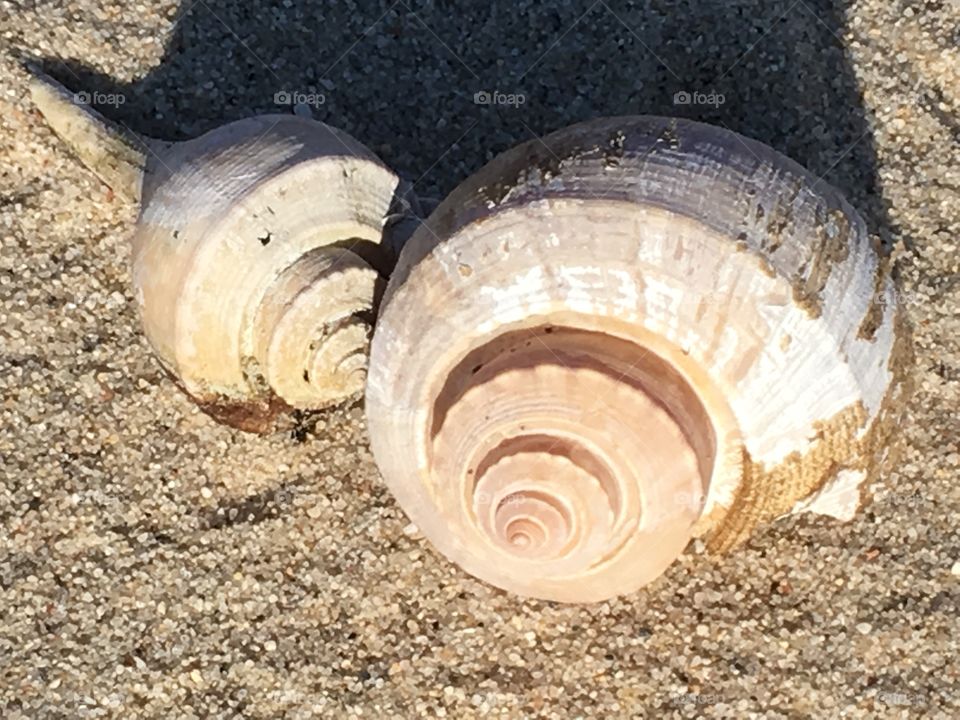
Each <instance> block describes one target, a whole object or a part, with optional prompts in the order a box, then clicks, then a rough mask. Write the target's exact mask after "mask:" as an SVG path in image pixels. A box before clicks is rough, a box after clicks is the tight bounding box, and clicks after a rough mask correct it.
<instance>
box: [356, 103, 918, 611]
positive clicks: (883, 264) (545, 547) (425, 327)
mask: <svg viewBox="0 0 960 720" xmlns="http://www.w3.org/2000/svg"><path fill="white" fill-rule="evenodd" d="M888 266H889V263H888V261H887V259H885V257H884V253H883V249H882V248H881V247H880V245H879V244H878V243H877V242H875V241H874V240H873V239H871V237H870V236H869V235H868V233H867V230H866V228H865V226H864V223H863V221H862V220H861V219H860V217H859V216H858V215H857V214H856V212H855V211H854V210H853V209H852V208H851V207H850V206H849V205H848V204H847V203H846V202H845V201H844V200H843V199H842V198H841V197H840V195H839V194H838V193H837V191H835V190H834V189H832V188H830V187H828V186H827V185H825V184H824V183H822V182H820V181H819V180H817V178H815V177H813V176H811V175H810V174H809V173H807V172H806V171H805V170H803V169H802V168H801V167H800V166H799V165H797V164H796V163H795V162H793V161H791V160H789V159H787V158H785V157H783V156H782V155H779V154H778V153H776V152H775V151H773V150H772V149H770V148H768V147H765V146H764V145H762V144H760V143H758V142H754V141H752V140H749V139H747V138H743V137H741V136H739V135H736V134H735V133H733V132H729V131H726V130H721V129H718V128H715V127H710V126H707V125H703V124H700V123H695V122H689V121H685V120H672V119H666V118H657V117H625V118H612V119H604V120H597V121H592V122H587V123H584V124H580V125H576V126H573V127H570V128H567V129H564V130H561V131H558V132H556V133H554V134H552V135H549V136H547V137H546V138H544V139H543V140H542V141H541V140H535V141H532V142H528V143H526V144H524V145H520V146H519V147H515V148H513V149H511V150H509V151H507V152H505V153H503V154H502V155H500V156H499V157H497V158H495V159H494V160H493V161H491V162H490V163H489V164H488V165H486V166H485V167H484V168H483V169H481V170H480V171H479V172H477V173H476V174H475V175H473V176H472V177H470V178H469V179H467V180H466V181H465V182H464V183H463V184H461V185H460V186H459V187H458V188H457V189H456V190H455V191H454V192H453V193H452V194H451V195H450V196H449V197H448V198H447V199H446V200H445V201H444V202H443V203H442V204H441V205H440V206H439V207H438V208H437V209H436V211H435V212H434V213H433V214H432V215H431V216H430V218H429V219H428V220H427V221H426V222H425V223H424V225H423V226H421V227H420V228H419V229H417V230H416V231H415V232H414V234H413V236H412V237H411V239H410V241H409V242H408V244H407V245H406V246H405V247H404V249H403V251H402V253H401V255H400V259H399V262H398V264H397V267H396V269H395V271H394V274H393V276H392V277H391V279H390V281H389V284H388V287H387V290H386V294H385V297H384V301H383V305H382V307H381V313H380V317H379V320H378V325H377V330H376V333H375V335H374V339H373V343H372V347H371V359H370V372H369V376H368V379H367V391H366V413H367V422H368V425H369V432H370V437H371V443H372V449H373V453H374V457H375V459H376V461H377V463H378V465H379V467H380V470H381V472H382V475H383V477H384V479H385V481H386V483H387V484H388V486H389V487H390V489H391V490H392V492H393V493H394V495H395V496H396V498H397V499H398V501H399V503H400V505H401V506H402V507H403V508H404V510H405V511H406V513H407V514H408V515H409V517H410V519H411V520H412V521H413V523H414V524H415V525H416V526H418V527H419V528H420V530H421V532H422V533H423V534H424V535H425V536H426V538H427V539H429V540H430V541H431V542H432V543H433V544H434V545H435V546H436V547H437V548H438V549H439V550H440V551H441V552H442V553H443V554H444V555H446V556H447V557H448V558H450V559H451V560H453V561H454V562H455V563H457V564H459V565H460V566H461V567H463V568H464V569H465V570H466V571H467V572H469V573H471V574H472V575H475V576H476V577H478V578H481V579H483V580H485V581H487V582H489V583H492V584H493V585H496V586H498V587H500V588H504V589H506V590H510V591H513V592H516V593H519V594H521V595H528V596H533V597H538V598H545V599H550V600H559V601H567V602H584V601H599V600H603V599H606V598H610V597H612V596H615V595H618V594H622V593H628V592H632V591H634V590H636V589H637V588H640V587H641V586H643V585H644V584H646V583H649V582H650V581H652V580H654V579H655V578H656V577H657V576H659V575H660V574H661V573H662V572H663V571H664V570H665V569H666V568H667V567H668V566H669V565H670V564H671V563H672V562H673V560H675V559H676V558H677V557H678V556H679V555H680V554H681V553H682V552H683V550H684V548H685V547H686V546H687V545H688V543H689V542H690V540H691V538H694V537H698V536H703V537H704V540H705V542H706V546H707V547H708V548H709V549H710V550H711V551H714V552H722V551H725V550H728V549H730V548H732V547H734V546H736V545H737V544H738V543H740V542H742V541H744V540H745V539H746V538H747V537H749V535H750V533H751V532H752V531H753V530H754V529H755V528H757V527H758V526H760V525H762V524H763V523H766V522H768V521H770V520H773V519H775V518H777V517H779V516H782V515H784V514H789V513H791V512H794V511H798V512H799V511H806V510H811V511H817V512H825V513H828V514H834V515H837V516H842V517H845V516H848V515H849V514H850V512H851V505H852V506H853V510H855V509H856V507H857V506H858V505H859V503H860V487H862V486H863V484H864V482H865V481H866V479H867V478H868V477H870V476H871V475H873V474H875V473H876V472H877V469H878V467H880V462H881V461H882V460H884V459H885V458H886V454H887V449H888V448H887V444H886V440H887V438H888V436H889V428H890V426H891V423H892V422H894V421H895V418H896V414H897V408H899V407H900V406H901V404H902V398H903V394H904V383H903V377H904V367H905V366H906V364H907V362H908V360H909V345H908V342H907V333H906V331H905V328H904V325H903V322H902V320H901V318H900V311H899V310H898V308H897V304H896V298H895V294H894V291H895V288H894V283H893V280H892V279H891V277H890V273H889V267H888ZM851 488H852V491H851ZM851 498H852V499H851Z"/></svg>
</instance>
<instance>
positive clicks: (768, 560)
mask: <svg viewBox="0 0 960 720" xmlns="http://www.w3.org/2000/svg"><path fill="white" fill-rule="evenodd" d="M958 27H960V6H958V4H957V3H954V2H926V3H909V2H901V1H898V0H858V1H857V2H853V3H850V4H847V3H844V2H835V3H829V2H815V1H814V0H798V1H797V2H792V1H789V2H788V1H786V0H776V1H768V2H761V1H760V0H757V1H755V2H754V1H748V0H729V1H727V0H724V1H721V0H717V1H715V2H714V1H713V0H709V1H707V0H701V1H700V2H682V1H681V2H669V3H668V2H663V1H654V0H650V1H648V2H639V3H627V2H615V1H614V0H598V2H595V3H593V4H590V3H589V2H579V3H573V2H556V3H534V2H530V0H518V2H515V3H514V2H511V3H489V2H471V1H466V0H465V1H463V2H458V3H447V2H421V3H412V2H397V3H394V4H392V5H391V4H389V3H385V2H378V3H356V2H347V3H338V4H329V5H328V4H327V3H319V2H307V1H306V0H285V1H284V2H282V3H272V2H265V1H262V0H217V1H213V0H198V1H197V2H195V3H194V2H192V0H184V2H183V3H182V6H181V5H179V4H178V3H176V2H171V1H169V0H164V1H162V2H153V3H145V2H132V3H121V2H94V0H72V1H64V2H56V3H16V2H10V1H9V0H5V1H4V0H0V46H2V51H3V52H2V59H0V83H2V85H0V467H2V484H0V717H3V718H9V719H11V720H13V719H17V718H31V719H34V718H60V717H63V718H94V717H96V718H141V717H144V718H147V717H149V718H281V717H282V718H310V717H372V718H388V717H390V718H392V717H397V718H413V717H452V718H472V717H501V718H518V717H546V718H576V717H583V718H593V717H598V718H599V717H603V718H620V717H624V718H627V717H631V718H632V717H696V716H703V717H789V718H793V717H798V718H799V717H810V716H813V717H824V718H826V717H864V718H867V717H869V718H873V717H930V718H938V717H943V718H947V717H956V716H957V715H958V714H960V685H958V667H960V666H958V664H957V657H958V624H957V616H958V605H960V602H958V601H960V577H958V576H960V537H958V532H957V529H956V525H957V523H956V517H957V512H958V508H960V482H958V475H960V449H958V437H960V412H958V407H960V403H958V399H960V347H958V341H960V302H958V294H960V274H958V271H960V259H958V258H960V254H958V248H957V238H958V236H960V54H958V49H957V48H958V46H960V30H958ZM24 55H29V56H32V57H36V58H46V59H47V60H46V62H45V63H44V66H45V67H46V68H47V70H48V71H49V72H50V73H51V74H53V75H55V76H56V77H58V78H59V79H60V80H61V81H62V82H64V83H65V84H67V85H68V86H70V87H71V88H72V89H74V90H76V91H80V92H86V93H89V94H90V96H91V97H92V98H95V100H96V102H98V103H99V104H100V106H101V107H100V109H101V110H102V111H103V112H104V114H106V115H108V116H110V117H112V118H114V119H117V120H119V121H121V122H123V123H125V124H127V125H128V126H129V127H131V128H132V129H134V130H136V131H139V132H143V133H149V134H153V135H155V136H157V137H165V138H170V139H176V138H183V137H189V136H193V135H196V134H199V133H201V132H203V131H204V130H207V129H209V128H211V127H214V126H216V125H218V124H221V123H223V122H225V121H228V120H231V119H235V118H240V117H246V116H249V115H253V114H256V113H259V112H270V111H273V112H277V111H280V112H290V111H291V110H292V109H293V108H292V107H291V106H289V105H279V106H278V105H277V104H276V102H277V100H278V99H279V101H280V102H281V103H282V102H283V97H282V96H280V97H279V98H278V97H277V93H283V92H287V93H300V94H301V95H302V96H303V98H302V99H301V100H302V102H303V105H302V106H301V107H300V108H299V111H300V112H303V111H304V110H307V111H311V112H313V114H314V115H315V116H316V117H317V118H319V119H321V120H325V121H327V122H330V123H331V124H334V125H336V126H338V127H341V128H343V129H345V130H347V131H348V132H349V133H351V134H352V135H354V136H355V137H357V138H358V139H360V140H361V141H362V142H364V143H366V144H367V145H369V146H370V147H372V148H373V149H374V150H375V151H377V152H378V153H379V154H380V155H381V156H382V157H383V158H384V160H385V161H386V162H387V163H389V164H390V165H391V166H392V167H394V168H396V169H397V170H398V171H399V172H401V173H402V174H403V175H404V176H405V177H406V178H407V179H408V180H410V181H411V182H414V183H415V184H416V190H417V191H418V193H420V195H421V196H422V197H425V198H427V199H428V202H430V201H432V200H436V199H438V198H440V197H442V196H443V195H444V194H446V193H447V192H449V191H450V190H451V189H452V188H453V187H454V186H455V185H456V183H457V182H459V181H460V180H462V179H463V178H464V177H466V175H467V174H469V173H470V172H471V171H473V170H475V169H476V168H478V167H479V166H480V165H482V164H483V162H485V161H486V160H487V159H488V158H489V157H492V155H493V154H495V153H496V152H498V151H500V150H502V149H505V148H506V147H509V146H511V145H513V144H516V143H518V142H522V141H524V140H527V139H529V138H531V137H534V136H539V135H542V134H543V133H545V132H548V131H550V130H553V129H556V128H559V127H562V126H564V125H566V124H569V123H572V122H575V121H578V120H583V119H587V118H590V117H597V116H602V115H614V114H624V113H653V114H668V115H679V116H682V117H690V118H695V119H701V120H705V121H708V122H713V123H716V124H723V125H725V126H727V127H729V128H731V129H734V130H737V131H739V132H742V133H744V134H746V135H749V136H751V137H755V138H757V139H758V140H761V141H764V142H766V143H768V144H770V145H772V146H774V147H776V148H777V149H779V150H781V151H783V152H785V153H787V154H788V155H790V156H791V157H793V158H794V159H796V160H798V161H799V162H801V163H802V164H804V165H806V166H807V167H808V168H810V169H811V170H812V171H814V172H815V173H817V174H818V175H821V176H823V177H824V179H825V181H827V182H830V183H832V184H834V185H836V186H838V187H840V188H841V189H842V190H843V191H844V192H845V193H846V194H847V195H848V197H849V199H850V200H851V202H852V203H853V204H854V205H855V206H856V207H857V208H858V209H859V210H860V211H861V212H862V213H863V215H864V217H865V218H866V219H867V221H868V223H869V224H870V226H871V229H872V230H873V231H874V232H876V233H878V234H880V235H881V237H882V238H883V239H884V241H885V242H886V243H887V244H888V245H890V246H892V247H894V248H895V252H896V254H897V256H898V258H899V263H900V267H901V274H902V288H903V290H902V294H901V298H902V300H903V302H904V303H905V304H906V305H907V307H908V310H909V313H910V318H911V321H912V323H913V325H914V329H915V342H916V350H917V363H916V367H915V368H914V374H915V380H916V385H917V391H916V395H915V396H914V398H913V400H912V402H911V407H910V410H909V413H908V416H907V419H906V420H905V421H904V423H903V425H902V428H901V435H902V437H901V443H902V446H903V453H902V456H901V461H900V463H899V465H898V466H897V467H895V468H894V469H893V470H892V471H891V472H889V473H888V474H887V475H885V476H884V477H883V478H882V479H881V480H880V481H879V482H877V483H876V484H875V485H874V486H873V488H872V502H871V503H870V504H869V505H868V506H867V507H866V508H865V509H864V510H863V511H862V512H861V513H860V514H859V515H858V516H857V518H856V519H855V520H854V521H853V522H851V523H849V524H841V523H838V522H836V521H832V520H829V519H826V518H815V517H800V518H792V519H788V520H785V521H782V522H779V523H777V524H775V525H773V526H771V527H769V528H767V529H765V530H763V531H762V532H760V533H758V534H757V535H756V536H755V537H754V538H753V539H752V540H751V541H750V543H749V544H748V545H747V546H745V547H742V548H740V549H739V550H737V551H735V552H734V553H733V554H731V555H729V556H726V557H722V558H715V557H712V556H709V555H707V554H705V553H704V552H703V548H702V547H701V546H700V545H699V544H694V545H692V546H691V547H690V549H689V550H688V552H687V553H686V554H685V555H684V557H683V558H682V559H681V560H680V561H678V562H677V563H676V564H675V565H674V566H673V567H672V568H671V569H670V570H669V571H668V572H667V573H666V574H665V575H664V576H663V577H662V578H660V579H659V580H658V581H657V582H656V583H654V584H653V585H652V586H650V587H649V588H647V589H645V590H644V591H642V592H639V593H636V594H634V595H631V596H629V597H625V598H621V599H618V600H615V601H610V602H605V603H601V604H598V605H592V606H563V605H556V604H551V603H546V602H540V601H533V600H523V599H520V598H517V597H514V596H510V595H507V594H506V593H503V592H501V591H499V590H496V589H494V588H491V587H489V586H487V585H485V584H483V583H481V582H479V581H476V580H474V579H472V578H470V577H468V576H467V575H466V574H464V573H463V572H462V571H461V570H459V569H458V568H457V567H455V566H453V565H452V564H450V563H448V562H447V561H446V560H444V559H443V558H442V557H440V556H439V555H438V554H436V553H435V552H434V551H433V550H432V549H431V547H430V546H429V545H428V544H427V543H426V542H425V541H424V540H423V539H422V538H421V537H419V536H418V535H417V533H416V531H415V529H414V528H412V527H410V526H409V524H408V521H407V519H406V518H405V517H404V514H403V513H402V511H401V510H400V509H399V508H398V506H397V505H396V504H395V502H394V501H393V499H392V498H391V496H390V494H389V493H388V492H387V491H386V489H385V488H384V486H383V485H382V482H381V481H380V479H379V476H378V474H377V471H376V468H375V466H374V465H373V462H372V458H371V455H370V453H369V450H368V447H367V444H366V439H365V429H364V420H363V413H362V405H361V403H360V402H359V400H358V401H355V402H352V403H347V404H345V405H343V406H341V407H339V408H336V409H334V410H332V411H330V412H326V413H322V414H320V415H319V416H317V417H315V418H311V419H308V420H306V421H304V422H303V423H302V424H301V426H300V427H298V428H297V429H296V430H295V431H293V432H290V433H285V434H281V435H275V436H269V437H258V436H253V435H247V434H244V433H241V432H238V431H235V430H231V429H229V428H227V427H223V426H221V425H217V424H216V423H215V422H213V421H212V420H211V419H210V418H208V417H207V416H205V415H204V414H202V413H200V412H199V411H198V410H197V409H196V408H195V407H194V406H193V405H191V403H190V402H189V400H187V399H186V398H185V397H184V396H183V395H182V394H181V393H180V392H179V391H178V390H177V389H176V387H175V386H174V385H173V383H172V382H171V381H170V380H169V379H168V378H167V377H166V376H165V375H164V373H163V371H162V370H161V368H160V366H159V365H158V363H157V362H156V360H155V359H154V358H153V357H152V355H151V353H150V350H149V347H148V345H147V343H146V341H145V340H144V338H143V336H142V334H141V332H140V330H139V326H138V320H137V317H136V312H135V307H134V303H133V297H132V292H131V283H130V276H129V269H128V262H129V250H128V246H127V242H126V239H127V236H128V234H129V231H130V228H131V226H132V223H133V221H134V218H135V211H134V209H133V208H131V207H129V206H127V205H125V204H124V203H123V202H122V201H121V200H120V199H119V198H118V197H115V196H114V195H113V193H111V192H110V191H109V190H108V189H107V188H106V187H105V186H104V185H103V184H102V183H100V182H99V181H98V180H97V179H96V177H94V176H93V175H91V174H90V173H89V172H87V171H86V170H85V169H84V168H83V167H82V166H81V165H79V164H78V163H77V162H76V161H75V160H74V159H73V158H72V156H71V155H70V154H69V153H68V152H67V151H66V149H65V148H64V147H63V145H62V144H61V143H60V142H59V141H58V140H57V139H56V138H55V137H54V136H53V135H52V134H51V133H50V132H49V130H48V129H47V128H46V127H45V125H44V124H43V122H42V120H41V119H40V118H39V117H38V115H37V113H36V112H35V111H34V110H33V108H32V107H31V105H30V102H29V99H28V97H27V93H26V89H25V80H26V75H25V73H24V72H23V71H22V70H21V69H20V65H19V60H20V58H21V57H22V56H24ZM58 59H59V60H58ZM483 91H485V92H488V93H494V92H498V93H500V94H501V96H502V97H503V99H502V100H497V103H498V104H477V103H476V102H475V99H474V96H475V94H476V93H478V92H483ZM676 93H689V94H690V98H691V101H690V102H689V103H682V102H681V103H680V104H676V103H675V98H676ZM694 93H700V97H699V98H697V96H695V95H694ZM711 94H712V99H710V97H711ZM721 95H722V96H723V97H722V102H721V98H720V96H721ZM511 96H512V100H510V98H511ZM521 96H522V98H523V100H522V102H521V100H520V97H521ZM679 99H681V100H682V99H683V96H680V98H679Z"/></svg>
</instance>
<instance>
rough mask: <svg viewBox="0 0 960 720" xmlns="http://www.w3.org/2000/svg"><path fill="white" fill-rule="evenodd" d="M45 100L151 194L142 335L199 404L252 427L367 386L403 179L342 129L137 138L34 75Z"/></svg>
mask: <svg viewBox="0 0 960 720" xmlns="http://www.w3.org/2000/svg"><path fill="white" fill-rule="evenodd" d="M33 96H34V100H35V102H36V104H37V105H38V106H39V107H40V108H41V110H42V111H43V112H44V114H45V115H46V117H47V119H48V121H49V122H50V124H51V125H52V127H53V128H54V129H55V130H56V131H57V132H58V134H60V135H61V136H63V137H64V138H65V139H66V140H67V141H68V143H69V144H71V146H72V147H74V148H75V149H76V151H77V153H78V154H79V155H80V157H81V159H83V160H84V162H85V163H86V164H87V165H88V166H89V167H91V169H93V170H94V171H96V172H97V173H98V174H99V175H100V176H101V177H102V178H103V179H104V180H105V181H106V182H107V183H108V184H110V185H111V186H112V187H114V188H115V189H118V190H119V191H120V192H121V194H123V195H124V196H126V197H128V198H130V199H131V200H134V201H137V200H139V201H140V202H141V211H140V216H139V220H138V222H137V226H136V228H135V230H134V233H133V239H132V243H133V283H134V289H135V295H136V299H137V303H138V305H139V309H140V314H141V317H142V320H143V327H144V330H145V333H146V335H147V338H148V339H149V341H150V343H151V345H152V346H153V348H154V350H155V351H156V354H157V355H158V357H159V358H160V360H161V362H162V363H163V364H164V366H165V367H166V368H167V369H168V370H169V372H170V373H171V374H172V375H173V376H174V377H175V378H176V379H177V380H178V381H179V383H180V384H181V385H182V387H183V388H184V389H185V390H186V391H187V392H188V393H189V394H190V395H191V396H193V397H194V398H195V399H196V400H197V401H198V402H199V403H200V404H201V406H202V407H204V408H205V409H206V410H208V411H209V412H211V413H212V414H214V415H215V416H217V417H218V418H220V419H222V420H224V421H226V422H228V423H230V424H233V425H237V426H238V427H241V428H244V429H249V430H263V429H266V428H268V427H270V425H271V421H272V418H273V417H274V416H275V415H276V414H277V413H278V412H280V411H282V410H287V409H289V408H297V409H316V408H322V407H324V406H327V405H330V404H333V403H335V402H337V401H339V400H341V399H343V398H345V397H348V396H350V395H352V394H354V393H357V392H359V391H361V390H362V389H363V385H364V382H365V378H366V366H367V355H368V346H369V338H370V335H371V334H372V323H373V319H374V316H375V312H376V304H377V301H378V299H379V295H380V293H381V291H382V289H383V285H384V283H385V281H384V280H383V279H382V278H383V277H384V276H385V275H386V274H387V273H389V270H390V269H391V268H392V266H393V263H394V262H395V260H396V257H395V251H396V248H395V247H394V246H393V245H392V244H391V243H393V242H395V241H396V240H397V238H398V237H399V235H398V234H396V233H394V232H393V231H394V229H395V228H394V227H393V226H391V221H392V220H393V219H394V218H395V217H396V215H397V214H398V208H399V207H400V206H401V205H402V204H403V202H405V201H406V198H405V197H401V194H402V188H401V182H400V180H399V178H398V177H397V176H396V175H395V174H394V173H393V172H392V171H390V170H389V169H388V168H386V167H385V166H384V165H383V164H382V163H381V162H380V161H379V160H378V159H377V158H376V157H375V156H374V155H373V154H372V153H371V152H370V151H369V150H367V149H366V148H365V147H363V146H362V145H361V144H360V143H359V142H357V141H356V140H354V139H353V138H351V137H350V136H349V135H347V134H346V133H343V132H341V131H340V130H337V129H335V128H332V127H329V126H327V125H324V124H323V123H320V122H315V121H312V120H309V119H304V118H300V117H296V116H293V115H262V116H257V117H252V118H248V119H245V120H240V121H237V122H232V123H229V124H228V125H224V126H222V127H219V128H216V129H214V130H212V131H210V132H208V133H206V134H204V135H202V136H201V137H198V138H196V139H193V140H189V141H187V142H180V143H165V142H161V141H155V140H150V139H144V138H139V137H134V136H131V135H130V133H127V132H124V131H123V130H122V129H118V128H117V127H115V126H111V125H110V124H109V123H108V122H107V121H105V120H104V119H103V118H101V117H99V116H98V115H96V113H93V112H92V111H90V110H89V108H83V107H78V106H77V105H75V104H74V103H73V102H72V97H71V96H70V94H69V93H68V92H67V91H65V90H64V89H63V88H62V87H60V86H58V85H56V83H55V82H54V81H52V80H50V79H49V78H44V77H39V78H38V79H37V80H35V82H34V85H33Z"/></svg>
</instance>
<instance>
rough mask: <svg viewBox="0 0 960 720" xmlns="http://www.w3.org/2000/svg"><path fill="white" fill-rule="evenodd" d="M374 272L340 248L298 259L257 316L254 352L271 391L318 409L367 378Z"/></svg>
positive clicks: (301, 405) (295, 404) (359, 387)
mask: <svg viewBox="0 0 960 720" xmlns="http://www.w3.org/2000/svg"><path fill="white" fill-rule="evenodd" d="M379 285H380V281H379V277H378V275H377V272H376V271H375V270H374V269H373V268H371V267H370V266H369V265H368V264H367V263H366V262H365V261H364V260H363V259H362V258H360V257H358V256H356V255H354V254H353V253H352V252H350V251H349V250H346V249H342V248H337V247H320V248H315V249H314V250H311V251H310V252H308V253H306V254H304V255H303V256H301V257H300V258H299V259H298V260H297V261H296V262H295V263H294V264H293V265H291V266H290V267H288V268H286V269H285V270H284V271H283V272H282V273H281V274H280V275H279V277H278V278H277V279H276V281H275V282H274V283H273V284H272V285H271V287H270V290H269V292H267V294H266V295H265V297H264V299H263V301H262V302H261V304H260V307H259V309H258V312H257V320H256V335H255V337H256V353H257V358H258V360H259V364H260V366H261V367H262V368H263V374H264V377H265V378H266V381H267V383H268V384H269V386H270V388H271V389H272V390H273V391H274V392H275V393H276V394H277V395H279V396H280V397H281V398H283V400H284V401H286V402H287V403H288V404H290V405H292V406H293V407H299V408H318V407H323V406H324V405H327V404H329V403H330V402H333V401H336V400H338V399H340V398H342V397H345V396H348V395H351V394H353V393H355V392H359V391H360V390H362V389H363V385H364V382H365V381H366V370H367V357H368V353H369V346H370V337H371V335H372V315H373V308H372V306H371V299H375V298H376V296H377V295H378V286H379Z"/></svg>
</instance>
